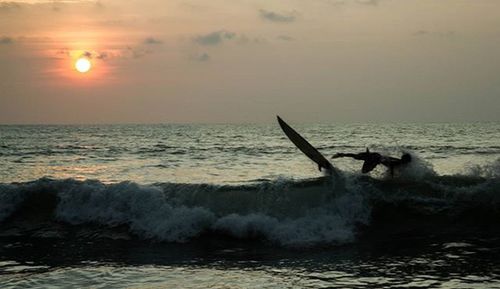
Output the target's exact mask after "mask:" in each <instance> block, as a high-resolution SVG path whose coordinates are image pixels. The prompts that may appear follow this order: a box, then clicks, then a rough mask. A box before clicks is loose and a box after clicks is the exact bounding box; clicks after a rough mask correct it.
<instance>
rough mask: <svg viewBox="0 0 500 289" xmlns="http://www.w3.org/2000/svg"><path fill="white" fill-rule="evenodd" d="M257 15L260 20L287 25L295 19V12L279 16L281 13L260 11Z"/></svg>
mask: <svg viewBox="0 0 500 289" xmlns="http://www.w3.org/2000/svg"><path fill="white" fill-rule="evenodd" d="M259 14H260V17H261V18H262V19H265V20H268V21H271V22H282V23H288V22H294V21H295V20H296V19H297V17H296V13H295V12H290V13H287V14H281V13H277V12H274V11H269V10H264V9H260V10H259Z"/></svg>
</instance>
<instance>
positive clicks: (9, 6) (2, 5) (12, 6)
mask: <svg viewBox="0 0 500 289" xmlns="http://www.w3.org/2000/svg"><path fill="white" fill-rule="evenodd" d="M21 8H22V6H21V3H18V2H0V12H9V11H13V10H18V9H21Z"/></svg>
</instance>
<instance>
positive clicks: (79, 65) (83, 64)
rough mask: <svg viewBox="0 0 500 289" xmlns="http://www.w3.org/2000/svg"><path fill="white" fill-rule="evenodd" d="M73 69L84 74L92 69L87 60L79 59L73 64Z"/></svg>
mask: <svg viewBox="0 0 500 289" xmlns="http://www.w3.org/2000/svg"><path fill="white" fill-rule="evenodd" d="M75 68H76V70H77V71H78V72H81V73H85V72H88V71H89V70H90V68H92V63H91V62H90V60H89V59H88V58H85V57H81V58H79V59H78V60H77V61H76V62H75Z"/></svg>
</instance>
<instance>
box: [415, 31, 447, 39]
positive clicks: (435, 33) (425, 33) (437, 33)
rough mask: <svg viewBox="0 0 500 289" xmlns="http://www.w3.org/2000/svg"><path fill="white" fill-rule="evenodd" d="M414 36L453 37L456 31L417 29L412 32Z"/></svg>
mask: <svg viewBox="0 0 500 289" xmlns="http://www.w3.org/2000/svg"><path fill="white" fill-rule="evenodd" d="M412 35H413V36H416V37H423V36H427V37H437V38H453V37H455V36H456V35H457V33H456V32H455V31H453V30H448V31H429V30H418V31H415V32H413V33H412Z"/></svg>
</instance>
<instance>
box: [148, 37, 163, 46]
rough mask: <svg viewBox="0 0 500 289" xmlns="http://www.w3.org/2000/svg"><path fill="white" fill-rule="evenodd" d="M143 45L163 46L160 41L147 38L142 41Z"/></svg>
mask: <svg viewBox="0 0 500 289" xmlns="http://www.w3.org/2000/svg"><path fill="white" fill-rule="evenodd" d="M143 44H147V45H157V44H163V41H161V40H160V39H157V38H153V37H148V38H146V39H144V41H143Z"/></svg>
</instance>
